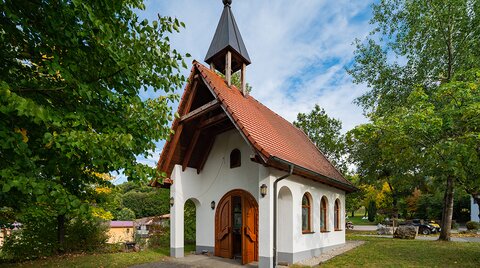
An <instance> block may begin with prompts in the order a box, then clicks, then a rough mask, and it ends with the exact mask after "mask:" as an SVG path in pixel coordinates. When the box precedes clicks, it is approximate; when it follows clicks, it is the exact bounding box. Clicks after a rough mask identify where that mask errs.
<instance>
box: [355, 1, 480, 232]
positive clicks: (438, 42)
mask: <svg viewBox="0 0 480 268" xmlns="http://www.w3.org/2000/svg"><path fill="white" fill-rule="evenodd" d="M478 14H480V2H478V1H471V0H432V1H420V0H413V1H401V0H381V1H380V2H379V3H377V4H374V5H373V18H372V20H371V22H372V23H373V24H375V25H376V28H375V30H374V31H373V32H372V33H371V35H370V36H369V37H367V40H366V41H365V42H360V41H358V42H357V50H356V54H355V63H354V65H353V66H352V68H351V69H350V70H349V72H350V73H351V74H352V76H353V77H354V79H355V81H356V82H359V83H367V84H368V85H369V86H370V87H371V90H370V91H369V92H368V93H366V94H365V95H363V96H362V97H361V98H359V99H358V102H359V103H360V104H361V105H362V106H363V107H364V109H365V110H366V111H367V112H368V114H369V116H370V118H371V119H372V120H373V121H376V124H377V123H378V124H384V125H385V126H388V127H395V125H396V126H397V127H401V125H402V123H403V121H401V120H400V119H399V118H397V120H400V121H395V120H393V119H394V118H395V114H394V113H398V112H399V111H398V109H399V108H398V107H401V106H404V105H406V107H410V108H412V107H413V105H412V102H411V101H412V100H410V102H409V98H412V94H413V92H417V91H416V90H417V89H418V88H421V89H422V92H423V94H424V95H425V97H427V98H430V97H431V96H432V94H435V93H436V92H437V91H438V90H439V88H440V87H441V86H442V85H443V84H449V83H450V82H451V81H452V79H453V78H454V77H455V75H456V74H458V73H462V72H466V71H468V70H470V69H472V68H476V67H479V65H480V51H479V50H478V47H479V46H480V16H479V15H478ZM417 93H418V92H417ZM417 100H419V99H417ZM432 105H433V107H444V106H442V105H436V104H432ZM434 111H435V112H439V110H438V109H434ZM387 118H390V119H392V120H386V119H387ZM402 120H403V119H402ZM410 122H413V121H410ZM388 124H391V125H388ZM412 126H413V127H414V128H413V129H412V131H413V130H418V131H420V130H421V129H422V128H423V127H424V125H421V124H417V125H415V124H413V125H412ZM418 131H417V133H418ZM444 134H445V135H446V136H448V133H444ZM382 135H383V134H382ZM389 135H392V136H393V137H394V136H395V134H389ZM446 136H444V137H446ZM398 138H399V137H396V140H393V141H392V142H393V143H391V144H390V145H391V147H390V148H392V149H395V148H399V147H401V146H399V143H398V142H399V140H398ZM409 141H411V140H409ZM434 144H436V143H435V142H433V143H432V142H431V143H426V144H424V145H423V146H422V145H418V144H416V145H417V146H418V147H412V146H407V148H414V149H418V150H419V153H422V154H424V153H425V151H427V150H429V149H432V148H430V147H428V146H438V144H436V145H434ZM407 145H408V144H407ZM437 149H438V148H437ZM400 152H403V151H400ZM412 152H413V151H412ZM438 155H442V154H438ZM431 156H432V157H430V158H422V159H424V160H426V162H425V163H423V165H422V167H424V168H426V166H428V165H430V166H434V165H441V163H446V162H445V161H442V160H444V159H441V158H435V157H433V156H434V155H431ZM464 156H466V155H464ZM408 160H414V158H410V157H407V158H405V160H404V163H406V164H411V166H412V170H414V171H415V172H416V171H418V169H416V168H415V167H414V165H415V164H416V161H414V162H409V161H408ZM427 160H428V161H427ZM436 161H441V162H436ZM427 163H428V165H427ZM402 165H403V164H402ZM440 170H442V171H445V172H439V173H436V174H431V175H432V176H433V175H435V176H434V178H437V179H443V180H444V182H445V198H444V207H443V216H442V218H443V223H442V224H443V228H442V229H443V231H442V234H441V236H440V239H442V240H449V231H450V225H451V224H450V223H451V215H452V212H451V210H452V209H451V208H452V207H453V189H454V181H455V179H456V178H458V174H456V173H452V172H447V171H448V170H447V171H446V170H445V169H441V168H440V169H437V171H440Z"/></svg>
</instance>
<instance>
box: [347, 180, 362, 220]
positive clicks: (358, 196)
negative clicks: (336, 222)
mask: <svg viewBox="0 0 480 268" xmlns="http://www.w3.org/2000/svg"><path fill="white" fill-rule="evenodd" d="M347 179H348V180H349V181H350V182H351V183H353V185H355V186H356V187H358V188H359V190H358V191H355V192H353V193H349V194H348V195H347V196H346V199H345V212H350V213H352V217H355V211H357V210H358V209H360V208H361V207H362V201H363V199H364V195H365V193H364V192H363V191H362V189H361V188H360V185H359V183H360V181H359V177H358V175H353V176H349V175H347Z"/></svg>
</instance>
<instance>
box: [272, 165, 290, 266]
mask: <svg viewBox="0 0 480 268" xmlns="http://www.w3.org/2000/svg"><path fill="white" fill-rule="evenodd" d="M289 166H290V169H289V172H288V174H285V175H283V176H281V177H280V178H278V179H276V180H275V182H274V183H273V194H274V196H273V267H274V268H275V267H277V222H278V221H277V198H278V197H277V184H278V183H279V182H280V181H281V180H283V179H286V178H287V177H289V176H290V175H292V174H293V165H292V164H290V165H289Z"/></svg>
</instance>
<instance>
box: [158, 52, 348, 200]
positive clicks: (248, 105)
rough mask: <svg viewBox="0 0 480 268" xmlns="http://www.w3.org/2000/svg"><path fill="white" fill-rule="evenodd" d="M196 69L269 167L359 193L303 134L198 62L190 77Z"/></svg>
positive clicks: (160, 161)
mask: <svg viewBox="0 0 480 268" xmlns="http://www.w3.org/2000/svg"><path fill="white" fill-rule="evenodd" d="M195 69H196V70H198V72H199V73H200V74H201V76H202V78H203V79H204V81H205V82H206V83H207V86H208V87H209V88H210V89H211V90H212V91H213V92H214V93H215V95H216V97H217V98H218V100H219V101H220V103H221V105H222V107H223V108H224V110H226V111H227V113H228V114H229V116H230V117H231V118H232V119H233V121H234V124H235V125H236V126H237V128H238V129H240V130H241V131H242V133H243V135H244V136H245V137H246V138H247V139H248V141H249V142H250V144H251V145H252V147H254V148H255V150H257V152H258V153H259V154H261V156H262V157H263V159H264V160H265V161H266V164H267V165H271V166H274V167H278V163H279V162H282V164H287V163H288V164H293V165H294V166H295V168H294V170H295V171H294V173H295V174H299V175H302V176H307V177H309V178H311V179H314V180H317V181H320V182H323V183H326V184H328V185H332V186H335V187H338V188H341V189H344V190H346V191H348V192H350V191H353V190H355V189H356V188H355V187H354V186H353V185H352V184H351V183H350V182H349V181H348V180H346V179H345V178H344V177H343V176H342V174H340V172H339V171H338V170H337V169H336V168H335V167H334V166H333V165H332V164H331V163H330V162H329V161H328V160H327V159H326V158H325V156H324V155H323V154H322V153H321V152H320V151H319V150H318V149H317V147H316V146H315V145H314V144H313V143H312V142H311V141H310V139H309V138H308V136H306V135H305V133H303V131H301V130H300V129H298V128H296V127H295V126H294V125H293V124H291V123H290V122H288V121H287V120H285V119H283V118H282V117H281V116H279V115H278V114H276V113H274V112H273V111H272V110H270V109H268V108H267V107H266V106H264V105H263V104H261V103H260V102H258V101H257V100H256V99H254V98H253V97H252V96H250V95H248V96H246V97H244V96H243V95H242V93H241V92H240V90H238V89H237V88H236V87H235V86H232V88H229V87H228V86H227V84H226V83H225V81H224V80H223V78H221V77H220V76H219V75H217V74H216V73H215V72H212V71H211V70H210V69H209V68H207V67H205V66H203V65H202V64H200V63H198V62H197V61H193V68H192V72H191V77H192V75H193V74H194V73H195V71H196V70H195ZM188 90H190V87H189V86H188V85H187V87H186V91H185V92H184V94H183V97H182V100H181V101H180V105H179V113H180V112H181V111H183V108H184V107H183V106H184V98H185V96H186V95H187V91H188ZM178 124H179V120H178V119H176V120H175V121H174V123H173V126H172V128H173V129H174V130H176V129H177V127H178ZM171 147H172V146H171V142H170V141H167V142H166V143H165V145H164V148H163V151H162V154H161V156H160V160H159V162H158V168H159V169H161V167H162V165H161V163H162V159H163V161H164V158H165V156H166V152H167V151H169V150H174V149H175V148H171ZM164 168H165V167H164ZM162 171H163V170H162ZM164 183H165V184H171V183H173V181H171V180H170V179H166V180H165V181H164ZM151 185H152V186H156V185H157V182H156V181H154V182H152V184H151Z"/></svg>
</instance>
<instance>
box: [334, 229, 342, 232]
mask: <svg viewBox="0 0 480 268" xmlns="http://www.w3.org/2000/svg"><path fill="white" fill-rule="evenodd" d="M340 231H343V230H342V229H335V232H340Z"/></svg>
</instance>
